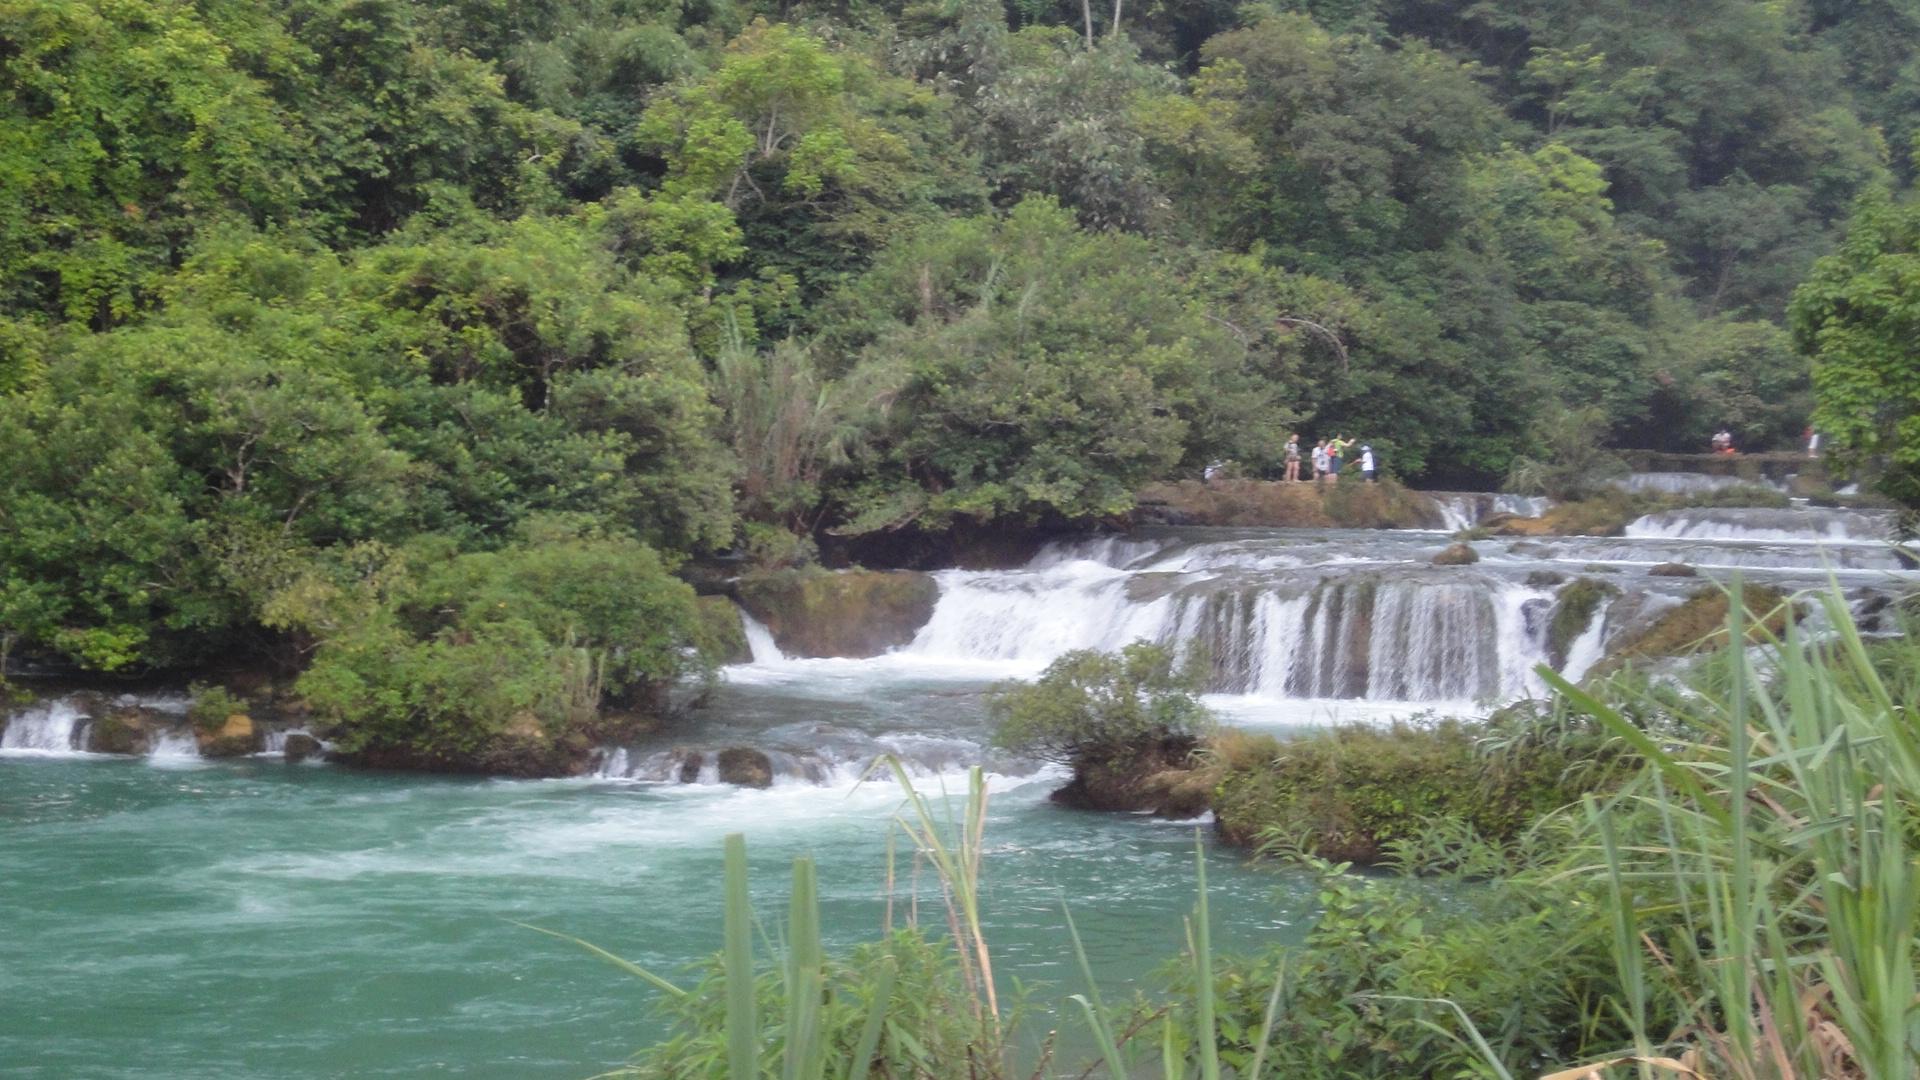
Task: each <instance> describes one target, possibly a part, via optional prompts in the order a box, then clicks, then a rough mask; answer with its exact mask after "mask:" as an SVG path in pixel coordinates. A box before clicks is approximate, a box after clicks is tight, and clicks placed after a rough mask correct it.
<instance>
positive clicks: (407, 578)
mask: <svg viewBox="0 0 1920 1080" xmlns="http://www.w3.org/2000/svg"><path fill="white" fill-rule="evenodd" d="M445 555H446V549H445V546H444V545H440V544H421V545H416V546H415V547H414V548H413V549H410V550H407V551H402V552H398V553H395V554H394V555H392V556H390V557H387V558H384V559H382V558H380V557H379V553H377V552H367V553H365V557H364V558H360V559H349V560H346V561H344V562H343V563H342V564H340V565H335V566H331V567H326V568H325V569H323V570H322V571H319V572H318V573H316V574H313V575H311V576H308V577H305V578H302V579H300V580H297V581H295V582H294V583H292V584H291V585H289V586H288V587H287V588H286V589H284V590H282V592H281V593H279V594H278V595H276V596H275V597H274V599H273V601H272V602H270V604H269V605H268V608H267V618H268V620H269V622H270V623H272V624H274V625H278V626H282V627H285V628H288V629H295V630H299V631H301V632H303V633H306V634H308V635H311V636H312V637H313V638H315V639H316V641H317V646H318V648H317V651H316V652H315V654H314V658H313V663H312V666H311V667H309V668H308V670H307V671H306V673H305V674H304V675H302V676H301V677H300V681H299V683H298V692H299V694H300V696H301V697H302V698H303V699H304V700H305V701H306V702H307V704H308V705H309V706H310V707H311V708H312V709H313V711H314V713H315V715H316V717H318V718H319V719H320V720H321V722H322V723H323V724H325V725H326V727H327V729H328V731H329V733H330V736H331V737H332V738H334V739H335V740H336V741H337V742H338V743H339V744H340V747H341V749H342V750H344V751H345V752H347V753H349V754H359V755H362V756H363V757H364V758H365V759H367V760H370V761H374V762H403V763H409V764H415V765H427V766H432V767H438V768H451V769H466V770H477V771H513V772H530V773H534V774H540V773H551V772H555V771H559V772H564V771H567V769H568V767H569V766H570V765H571V764H572V763H574V762H576V761H577V760H578V759H579V757H580V756H581V755H582V754H584V753H585V752H586V751H587V750H588V749H590V748H591V745H592V744H593V740H594V739H595V738H598V737H604V736H608V735H613V734H618V733H619V732H620V731H621V730H622V729H623V727H626V728H630V727H631V726H632V725H633V724H634V723H635V722H641V723H644V722H646V721H647V720H649V719H651V718H652V716H653V715H654V714H656V713H657V711H658V710H659V709H661V708H662V707H663V706H664V703H665V698H664V694H665V692H666V690H667V689H668V688H670V687H671V686H672V684H673V683H674V682H675V681H677V680H678V679H680V678H682V677H683V676H686V675H688V674H691V673H693V672H694V671H695V665H696V664H697V663H698V661H696V660H695V659H692V657H693V656H694V654H695V646H697V645H698V644H699V643H700V640H701V637H700V631H699V616H698V614H697V613H696V609H695V605H694V597H693V590H692V589H691V588H689V587H688V586H687V585H686V584H684V583H682V582H680V581H678V580H676V579H675V578H673V577H672V576H671V575H669V574H668V573H667V571H666V568H665V567H664V566H663V565H662V563H661V561H660V559H659V557H658V556H657V555H656V554H655V553H654V552H653V551H652V550H651V549H649V548H647V547H646V546H645V545H642V544H640V543H638V542H636V541H633V540H629V539H618V538H596V537H592V536H572V535H568V534H567V532H566V531H565V530H564V529H563V528H560V527H558V526H556V527H554V528H550V529H547V530H545V531H536V532H534V533H533V534H531V535H529V536H528V537H527V539H526V540H525V542H523V543H520V544H516V545H513V546H509V547H506V548H503V549H501V550H499V551H493V552H478V553H473V554H468V555H461V556H458V557H456V558H453V559H451V560H448V559H446V558H445ZM603 707H611V708H613V709H616V710H620V711H619V712H615V713H608V712H604V711H603Z"/></svg>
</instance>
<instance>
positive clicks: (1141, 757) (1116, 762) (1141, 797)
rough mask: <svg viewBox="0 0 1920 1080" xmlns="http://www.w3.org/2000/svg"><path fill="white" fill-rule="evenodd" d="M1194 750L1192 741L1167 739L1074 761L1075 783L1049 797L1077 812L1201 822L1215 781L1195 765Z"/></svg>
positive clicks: (1070, 782)
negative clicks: (1087, 811)
mask: <svg viewBox="0 0 1920 1080" xmlns="http://www.w3.org/2000/svg"><path fill="white" fill-rule="evenodd" d="M1197 748H1198V744H1197V743H1196V742H1195V741H1194V740H1193V739H1191V738H1185V737H1179V738H1169V739H1164V740H1160V741H1155V742H1150V743H1148V744H1146V745H1143V746H1137V747H1134V748H1132V749H1130V750H1127V751H1123V752H1119V753H1117V754H1115V755H1114V756H1112V757H1108V758H1101V759H1098V760H1082V761H1077V762H1075V763H1074V766H1073V779H1072V780H1070V781H1068V782H1067V784H1066V786H1065V787H1061V788H1057V789H1055V790H1054V791H1053V793H1052V794H1051V795H1050V796H1048V797H1049V798H1050V799H1052V800H1053V801H1054V802H1055V803H1058V804H1060V805H1061V806H1066V807H1070V808H1072V809H1075V810H1099V811H1105V812H1108V813H1113V812H1122V813H1150V814H1154V815H1156V816H1159V817H1165V818H1191V817H1199V816H1200V815H1201V814H1204V813H1206V812H1207V809H1208V807H1209V806H1210V805H1211V803H1212V796H1213V779H1214V777H1213V774H1212V773H1210V772H1209V771H1208V770H1206V769H1204V768H1201V767H1199V765H1198V763H1197V762H1195V760H1194V756H1193V755H1194V750H1195V749H1197Z"/></svg>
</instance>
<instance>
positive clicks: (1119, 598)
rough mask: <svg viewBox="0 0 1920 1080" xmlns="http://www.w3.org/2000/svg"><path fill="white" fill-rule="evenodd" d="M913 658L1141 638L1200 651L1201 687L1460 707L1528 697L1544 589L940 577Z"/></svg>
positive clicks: (1085, 568) (1051, 575)
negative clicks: (1535, 604)
mask: <svg viewBox="0 0 1920 1080" xmlns="http://www.w3.org/2000/svg"><path fill="white" fill-rule="evenodd" d="M940 580H941V595H940V602H939V603H938V604H937V605H936V606H935V608H934V612H933V617H932V618H931V619H930V620H929V621H928V623H927V625H926V626H925V627H924V628H922V630H921V631H920V634H919V636H918V637H916V638H915V639H914V641H913V643H912V644H911V645H910V646H909V647H908V649H909V651H911V652H913V653H916V654H919V655H922V656H925V657H928V658H940V659H946V660H961V659H969V660H1002V661H1009V660H1011V661H1026V662H1029V663H1044V662H1046V661H1049V660H1051V659H1053V658H1054V657H1057V656H1059V655H1060V654H1061V653H1064V652H1067V651H1069V650H1072V649H1088V648H1097V649H1116V648H1119V647H1120V646H1123V645H1125V644H1127V643H1129V642H1131V641H1135V640H1139V639H1145V640H1148V641H1153V642H1157V643H1160V644H1163V645H1166V646H1169V647H1172V648H1175V649H1178V650H1182V651H1186V650H1194V649H1198V650H1204V653H1205V655H1206V656H1207V658H1208V662H1209V664H1210V666H1211V679H1210V683H1209V687H1208V688H1209V689H1210V690H1213V691H1216V692H1221V693H1236V694H1258V695H1261V696H1267V697H1291V698H1372V699H1377V700H1394V701H1467V700H1485V699H1493V698H1498V697H1503V696H1509V695H1512V694H1517V693H1520V692H1523V691H1524V690H1526V689H1527V688H1528V676H1527V672H1528V671H1530V669H1531V668H1532V666H1533V665H1534V664H1535V663H1538V662H1539V661H1540V659H1541V657H1542V655H1543V645H1542V640H1543V635H1544V629H1543V628H1542V627H1537V626H1530V625H1529V624H1528V622H1527V620H1526V617H1525V615H1524V612H1523V611H1522V605H1523V604H1525V603H1526V602H1527V601H1529V600H1537V599H1539V597H1540V594H1539V593H1537V592H1536V591H1534V590H1530V589H1524V588H1521V587H1519V586H1517V585H1512V584H1509V583H1506V582H1502V581H1500V580H1497V579H1494V578H1491V577H1485V576H1481V575H1469V574H1463V573H1461V572H1458V571H1440V572H1434V571H1431V570H1419V569H1409V570H1404V571H1396V572H1393V573H1383V572H1339V571H1333V572H1329V573H1325V574H1323V575H1319V576H1317V578H1316V577H1306V578H1301V577H1297V576H1294V575H1289V574H1259V573H1256V574H1250V575H1249V574H1223V575H1220V576H1217V577H1207V576H1202V575H1186V574H1172V573H1166V572H1161V571H1149V572H1143V573H1136V574H1131V575H1129V574H1124V573H1116V572H1114V571H1111V570H1105V569H1103V568H1099V567H1095V566H1093V565H1092V564H1089V563H1079V564H1067V565H1054V566H1053V567H1052V568H1051V569H1048V570H1044V571H1038V572H1031V573H981V572H968V571H949V572H947V573H944V574H942V575H941V579H940Z"/></svg>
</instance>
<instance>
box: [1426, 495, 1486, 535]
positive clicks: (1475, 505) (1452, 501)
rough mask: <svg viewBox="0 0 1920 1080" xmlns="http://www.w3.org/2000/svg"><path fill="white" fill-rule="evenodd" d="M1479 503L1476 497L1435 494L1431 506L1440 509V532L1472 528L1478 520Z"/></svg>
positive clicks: (1479, 498)
mask: <svg viewBox="0 0 1920 1080" xmlns="http://www.w3.org/2000/svg"><path fill="white" fill-rule="evenodd" d="M1480 502H1481V497H1480V496H1478V495H1460V494H1451V493H1443V494H1435V495H1434V496H1433V504H1434V505H1435V506H1437V507H1439V508H1440V528H1441V531H1443V532H1450V533H1452V532H1459V531H1460V530H1462V529H1471V528H1473V526H1474V524H1475V523H1476V522H1478V521H1479V520H1480Z"/></svg>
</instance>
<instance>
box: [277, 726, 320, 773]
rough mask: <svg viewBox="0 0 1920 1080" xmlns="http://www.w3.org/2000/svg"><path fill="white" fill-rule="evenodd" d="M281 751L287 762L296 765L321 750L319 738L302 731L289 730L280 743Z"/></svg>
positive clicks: (317, 754) (315, 755)
mask: <svg viewBox="0 0 1920 1080" xmlns="http://www.w3.org/2000/svg"><path fill="white" fill-rule="evenodd" d="M281 752H282V753H284V754H285V755H286V757H287V764H289V765H298V764H300V763H301V762H303V761H305V760H307V759H308V758H310V757H317V756H319V754H320V752H321V746H320V740H319V739H316V738H314V737H313V736H311V735H309V734H307V733H306V732H304V731H290V732H288V733H287V737H286V740H285V741H284V742H282V743H281Z"/></svg>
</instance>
